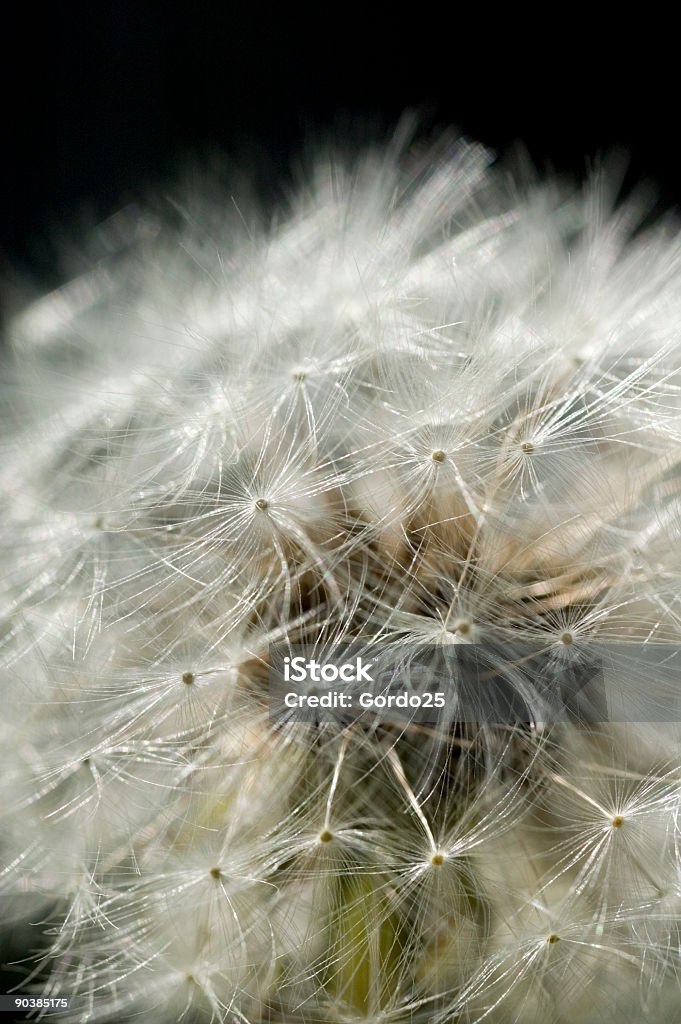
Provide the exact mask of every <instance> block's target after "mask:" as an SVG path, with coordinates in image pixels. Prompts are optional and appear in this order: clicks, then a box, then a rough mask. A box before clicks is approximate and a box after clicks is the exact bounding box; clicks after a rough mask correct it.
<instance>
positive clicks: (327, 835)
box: [319, 828, 333, 843]
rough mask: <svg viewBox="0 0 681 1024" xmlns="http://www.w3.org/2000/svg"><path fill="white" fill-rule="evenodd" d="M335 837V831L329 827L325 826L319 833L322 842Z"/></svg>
mask: <svg viewBox="0 0 681 1024" xmlns="http://www.w3.org/2000/svg"><path fill="white" fill-rule="evenodd" d="M332 839H333V832H329V830H328V828H325V829H324V831H323V832H320V833H319V842H320V843H330V842H331V840H332Z"/></svg>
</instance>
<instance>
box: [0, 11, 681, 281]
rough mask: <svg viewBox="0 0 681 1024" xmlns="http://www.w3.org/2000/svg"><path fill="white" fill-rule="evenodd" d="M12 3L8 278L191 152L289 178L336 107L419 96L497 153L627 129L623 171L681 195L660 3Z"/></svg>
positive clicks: (562, 154) (363, 112)
mask: <svg viewBox="0 0 681 1024" xmlns="http://www.w3.org/2000/svg"><path fill="white" fill-rule="evenodd" d="M17 14H18V16H19V21H18V22H17V23H16V24H15V26H14V27H13V28H12V29H9V30H8V29H7V27H5V30H4V33H3V34H4V39H5V42H4V44H3V45H4V58H3V61H2V69H3V75H4V76H5V77H6V79H7V81H6V84H5V87H4V91H3V95H4V99H3V111H4V123H5V132H4V133H3V135H4V140H5V145H4V147H3V149H4V155H3V157H2V160H1V161H0V165H1V166H2V211H1V220H0V232H1V233H0V278H1V279H3V280H4V281H5V283H7V282H8V281H13V280H22V279H25V278H26V275H29V276H30V277H32V278H33V279H34V282H35V284H36V285H37V287H39V288H40V287H50V286H53V285H54V284H56V283H58V282H59V280H60V278H61V276H63V268H60V267H59V266H58V261H57V255H56V248H57V246H56V245H55V242H56V240H57V239H60V238H62V237H63V236H64V234H67V235H69V234H70V237H71V238H72V239H78V237H79V230H80V228H81V226H84V225H88V224H90V225H91V224H93V223H96V222H97V221H98V220H101V219H103V218H104V217H106V216H108V215H109V214H111V213H113V212H114V211H115V210H117V209H118V208H120V207H121V206H123V205H124V204H125V203H127V202H129V201H130V200H132V199H135V198H140V197H142V198H143V197H144V195H145V194H146V191H147V190H148V189H149V188H150V187H152V186H153V185H154V183H159V182H164V181H166V180H169V179H170V178H172V176H173V174H174V173H175V172H176V169H177V167H178V166H179V165H180V164H181V163H182V161H184V160H186V158H187V156H190V155H192V154H197V155H199V156H201V154H205V153H206V152H209V151H211V150H212V149H214V148H216V147H217V148H220V149H221V150H222V151H224V152H226V153H227V154H228V155H229V156H230V157H232V158H235V159H236V160H237V161H239V160H241V161H242V162H247V161H246V160H245V154H250V155H251V158H252V157H253V156H255V161H254V163H253V164H252V166H254V167H255V168H256V169H257V168H259V173H260V175H261V177H262V176H263V175H266V176H268V178H269V179H271V181H272V182H273V183H274V182H275V181H276V180H277V178H280V177H282V175H283V174H284V170H285V168H286V167H287V166H288V164H289V163H290V160H291V158H292V157H295V155H296V153H298V152H299V151H300V148H301V145H302V143H303V142H304V140H306V139H311V138H314V137H315V136H318V135H319V134H320V133H323V132H324V131H325V130H328V129H330V128H331V127H332V126H333V125H334V123H336V124H337V123H338V121H339V120H340V122H341V123H345V124H347V123H348V122H351V123H354V124H355V126H357V125H359V124H363V125H364V128H365V132H366V133H368V134H371V133H373V134H374V135H380V133H381V132H384V133H385V132H387V131H388V130H389V129H390V127H391V126H392V125H394V124H395V122H396V120H397V118H398V117H399V115H400V113H401V112H402V111H403V110H404V109H405V108H407V107H412V108H416V109H418V110H419V111H421V113H422V117H423V123H424V126H426V127H430V128H434V127H437V126H438V125H442V126H444V125H448V124H456V125H458V126H459V127H460V128H461V129H462V130H463V132H465V133H466V134H467V135H469V136H472V137H474V138H477V139H479V140H481V141H482V142H484V143H486V144H487V145H489V146H491V147H493V148H494V149H495V150H496V151H497V152H499V153H500V154H502V155H503V154H504V153H505V151H506V150H507V149H508V147H509V146H510V145H511V144H512V143H514V141H515V140H518V139H520V140H522V141H523V142H524V144H525V146H526V147H527V149H528V151H529V153H530V155H531V157H532V158H533V159H534V160H535V161H536V162H537V163H538V164H539V165H540V166H545V165H546V163H547V162H548V163H550V164H551V165H552V166H553V167H555V168H556V169H558V170H560V171H566V172H569V173H574V174H577V175H583V172H584V170H585V167H586V166H587V158H594V157H595V156H597V154H598V153H599V152H604V151H605V152H607V151H608V150H610V149H612V147H613V146H619V147H623V148H624V150H625V151H627V152H628V154H629V172H628V177H627V180H626V186H627V187H629V186H630V185H631V184H632V183H634V182H636V181H639V180H641V179H650V180H653V181H654V182H656V184H657V186H658V195H659V200H660V208H664V207H667V206H670V205H673V204H676V203H679V202H681V155H680V149H679V143H678V139H677V135H678V131H679V125H678V122H679V112H678V107H679V87H678V84H677V78H678V74H679V64H680V63H681V62H680V61H679V57H678V53H677V51H678V44H677V39H676V33H675V32H674V29H673V26H672V25H671V23H670V24H665V23H664V22H662V21H660V20H659V18H658V16H657V15H656V14H655V12H654V11H653V9H652V8H651V9H650V10H648V9H647V8H645V7H643V8H640V9H639V10H638V13H637V16H636V22H635V23H633V24H632V25H628V24H626V23H625V18H626V13H625V9H624V8H622V9H621V11H620V13H619V14H618V15H617V19H616V21H615V23H613V24H605V25H601V26H600V27H599V26H598V25H597V24H596V22H595V20H594V19H595V15H594V13H593V10H591V11H589V10H586V11H584V12H580V11H579V10H578V9H576V8H574V7H572V8H562V7H560V6H556V5H553V6H550V5H549V6H547V5H543V7H542V8H541V9H540V10H539V11H538V12H537V13H536V14H535V15H530V14H523V13H522V12H521V13H519V10H518V5H515V4H514V5H512V8H511V11H510V13H508V14H506V15H500V14H499V13H497V12H496V11H495V10H494V9H493V8H487V7H485V6H484V5H479V9H478V10H477V11H474V13H473V15H472V16H471V14H470V10H469V13H468V14H467V15H466V16H465V17H464V16H463V15H462V10H461V5H459V4H456V3H452V2H451V0H450V3H449V5H447V6H445V7H441V6H436V5H435V4H433V3H430V4H428V3H420V4H417V3H414V4H412V6H411V8H404V9H403V8H401V7H398V6H389V5H384V4H377V3H373V4H372V3H365V4H364V5H355V6H353V5H347V4H345V5H343V6H340V7H335V6H333V5H329V6H328V7H327V6H324V5H323V4H322V3H317V4H316V5H315V6H314V7H311V8H307V6H306V5H300V4H292V3H290V2H287V0H279V2H278V3H272V4H266V3H265V4H263V3H258V2H253V3H247V4H241V3H231V2H229V0H228V2H226V3H225V2H223V3H214V4H206V3H202V2H194V3H192V2H190V0H185V2H184V3H183V4H174V3H172V2H168V3H165V4H162V3H160V2H150V3H145V2H144V0H134V2H133V0H120V2H118V3H115V4H114V3H109V2H101V0H90V3H89V4H85V3H74V4H69V3H64V4H62V5H53V7H52V8H51V9H48V10H47V11H42V10H39V9H38V8H33V7H31V6H30V5H27V6H24V7H23V8H21V9H18V10H15V11H14V15H15V17H16V15H17ZM521 18H522V19H523V20H520V19H521ZM341 130H342V129H341ZM265 169H266V170H265ZM5 291H6V288H5Z"/></svg>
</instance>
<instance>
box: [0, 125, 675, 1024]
mask: <svg viewBox="0 0 681 1024" xmlns="http://www.w3.org/2000/svg"><path fill="white" fill-rule="evenodd" d="M524 173H525V177H522V176H521V177H517V178H516V179H515V180H511V178H510V177H509V175H508V174H507V173H506V171H505V170H503V169H498V168H497V167H496V166H495V163H494V160H493V158H492V157H491V155H490V154H489V153H487V152H486V151H485V150H484V149H483V148H482V147H480V146H478V145H476V144H474V143H470V142H466V141H465V140H462V139H457V138H455V137H454V136H449V135H447V136H445V137H443V138H442V139H441V140H440V141H439V142H436V143H433V144H429V145H428V146H424V145H421V146H417V145H415V144H413V145H408V144H406V143H403V144H401V145H398V144H397V143H395V144H393V145H390V146H387V147H385V148H384V149H383V150H381V149H380V148H377V149H375V150H370V151H367V152H365V153H364V154H363V155H360V156H358V157H356V158H353V159H348V160H347V161H345V160H343V159H341V158H334V159H333V160H328V159H325V158H323V157H321V158H320V159H319V161H318V163H317V167H316V171H315V172H314V173H313V174H311V175H310V176H309V177H308V179H307V180H306V182H305V183H301V184H300V186H299V188H298V191H297V193H296V194H295V195H294V196H293V198H291V199H290V202H289V206H288V208H287V209H286V210H285V211H282V210H281V209H280V210H278V211H277V215H276V217H270V216H269V215H268V213H267V211H262V210H260V211H256V210H254V209H251V208H242V206H240V205H239V200H238V196H232V194H231V192H230V190H229V188H228V187H225V191H224V199H223V201H222V202H220V201H218V200H216V199H215V193H216V189H215V188H214V187H211V188H207V189H206V196H210V198H205V199H204V200H202V198H201V190H200V189H195V190H191V189H190V190H187V195H186V196H185V195H183V196H180V197H179V198H178V201H177V203H174V205H173V207H172V210H168V211H164V210H163V208H162V206H161V204H159V207H158V208H155V209H153V210H152V209H151V208H150V209H149V211H148V212H144V213H142V212H140V211H138V212H137V213H136V214H135V217H136V220H134V223H133V224H132V227H131V226H130V223H129V218H128V222H126V223H127V224H128V230H129V238H128V243H127V244H126V245H125V246H123V247H122V248H121V251H119V252H116V253H112V254H111V257H110V258H108V259H107V260H104V261H101V262H100V263H97V264H95V265H94V266H92V267H90V268H89V269H87V270H84V271H83V273H82V274H81V276H80V277H77V278H76V279H74V280H71V281H69V282H67V283H66V284H65V285H64V286H63V287H62V288H60V289H58V290H57V291H56V292H53V293H51V294H49V295H46V296H44V297H41V298H38V299H37V300H35V301H34V302H33V303H31V304H30V305H28V306H27V307H26V308H25V309H24V310H23V311H22V312H21V313H19V314H18V315H17V316H16V317H15V318H14V320H13V321H12V322H11V323H10V326H9V329H8V337H7V351H6V353H5V355H4V357H3V359H4V361H3V375H2V391H1V394H2V398H1V403H2V405H1V411H0V415H1V418H2V435H1V436H2V439H1V442H0V444H1V451H2V466H1V469H0V477H1V481H2V486H1V488H0V502H1V504H2V524H3V529H2V538H1V540H0V544H1V546H2V550H1V555H0V557H1V558H2V568H3V573H2V584H1V590H0V601H1V604H0V657H1V659H2V680H3V682H2V697H3V700H2V706H3V713H2V719H1V721H0V765H1V776H0V778H1V782H0V786H1V796H2V799H1V800H0V815H1V822H2V823H1V825H0V830H1V831H0V907H1V908H2V912H1V915H0V916H1V918H2V928H3V929H4V931H5V934H6V935H10V936H11V935H21V936H22V937H23V938H22V942H23V947H22V948H21V949H20V950H18V952H17V951H16V949H15V952H16V955H13V958H12V963H11V964H9V965H8V967H7V969H8V970H11V971H13V972H14V974H13V976H14V977H15V978H16V989H17V991H18V992H20V993H21V994H22V995H27V996H33V997H36V996H40V997H49V998H51V999H59V998H62V997H63V998H65V999H66V1001H67V1003H68V1005H67V1006H66V1007H64V1006H61V1007H58V1008H56V1009H55V1011H54V1012H55V1015H56V1016H57V1017H58V1019H64V1020H70V1021H73V1022H84V1021H106V1022H123V1021H129V1020H140V1021H145V1022H146V1021H150V1022H170V1024H173V1022H176V1021H182V1022H186V1024H200V1022H222V1024H354V1022H357V1024H359V1022H363V1024H379V1022H381V1024H478V1022H482V1021H485V1022H489V1024H508V1022H518V1024H525V1022H529V1024H540V1022H549V1024H567V1022H586V1024H590V1022H592V1024H596V1022H598V1024H608V1022H615V1021H617V1022H627V1024H642V1022H643V1024H645V1022H649V1024H673V1022H674V1021H677V1020H678V1019H679V1006H680V1005H681V989H680V985H679V982H680V980H681V979H680V972H679V965H680V964H681V916H680V915H681V854H680V851H681V757H680V746H679V740H680V738H681V726H679V724H678V722H679V721H681V717H680V716H681V674H680V673H679V670H678V663H679V662H681V654H679V649H680V644H681V236H680V235H679V233H678V231H677V229H676V227H675V225H674V223H673V221H671V220H668V221H663V222H658V223H656V224H654V225H653V226H652V227H650V226H646V227H643V226H642V225H643V222H644V217H645V214H646V212H647V211H646V209H645V207H644V204H643V200H639V198H638V197H637V195H636V194H634V195H633V196H632V197H630V198H629V199H627V200H625V201H618V200H617V187H616V182H615V181H614V179H612V178H611V177H610V176H609V174H608V172H607V171H604V172H602V173H596V174H594V175H593V176H592V178H591V179H590V180H589V181H587V182H586V183H585V184H584V185H583V186H581V187H574V186H570V185H568V184H563V183H560V182H558V181H554V180H551V179H548V180H545V179H541V178H540V177H537V178H536V179H535V178H532V177H531V176H530V174H529V172H524ZM345 643H348V644H350V643H351V644H353V645H357V644H359V645H361V649H362V651H363V657H364V658H365V661H367V660H368V661H371V658H372V652H375V653H376V657H381V658H384V659H385V657H386V652H387V654H388V655H389V656H390V657H392V658H394V659H395V660H396V661H399V662H400V664H404V663H405V662H406V661H408V660H409V658H410V652H411V651H412V650H413V649H415V648H417V647H419V648H423V647H424V646H425V647H427V648H428V649H430V650H435V651H438V650H442V649H446V652H447V658H448V659H449V661H448V664H454V665H456V664H462V665H463V664H464V663H466V664H468V662H467V661H466V659H470V658H472V657H473V655H472V654H471V652H472V651H473V652H478V651H479V652H484V658H485V659H486V660H485V665H486V666H488V667H489V666H490V665H491V667H492V673H491V674H492V675H495V674H503V675H504V679H505V685H506V687H507V689H506V691H504V692H506V693H507V694H508V693H510V695H511V697H513V699H514V700H516V699H517V702H520V703H519V704H517V703H516V704H514V705H513V706H514V707H516V706H518V707H522V709H524V711H523V713H521V714H518V715H515V717H512V716H507V717H505V718H504V720H495V719H494V716H493V715H492V716H491V717H490V715H489V714H482V713H481V714H480V716H479V719H476V716H475V714H472V715H471V714H470V713H469V714H467V715H462V714H461V713H460V712H461V708H462V706H463V704H462V701H463V696H464V695H463V689H462V688H463V687H464V683H463V682H462V679H463V676H462V675H457V671H452V674H451V675H450V676H449V677H448V678H447V679H445V680H444V682H443V681H442V680H440V682H439V683H438V687H437V689H438V691H441V692H442V693H443V698H442V700H443V702H444V707H443V709H442V710H441V711H437V712H433V713H432V715H431V717H430V718H429V719H428V721H425V720H423V719H421V718H418V716H416V715H415V716H413V720H411V719H410V717H409V714H407V713H404V712H403V713H402V714H400V715H398V714H395V715H391V714H390V713H389V709H387V710H386V709H383V710H381V711H379V710H377V709H376V708H374V709H372V708H369V709H368V710H366V711H364V712H363V713H362V714H357V715H352V716H348V717H346V718H343V717H342V716H337V717H335V718H334V717H333V716H331V715H329V716H326V717H325V716H323V715H322V714H320V715H319V716H318V717H317V718H314V717H312V718H310V717H308V718H307V719H305V718H304V717H303V716H301V715H298V714H297V713H296V709H295V708H291V709H290V710H288V709H287V708H283V710H282V709H279V710H277V711H276V713H274V712H273V707H272V704H271V701H270V699H269V676H268V672H269V669H270V660H271V653H270V652H271V648H272V647H273V646H274V645H276V646H277V647H278V648H280V649H281V648H282V645H283V648H284V649H288V648H290V649H291V650H293V649H294V648H295V650H296V651H297V652H299V651H301V650H303V651H306V652H307V657H309V658H310V659H313V658H314V657H315V655H316V653H317V652H319V650H320V649H321V647H322V645H325V644H327V645H328V644H331V645H335V646H336V647H338V646H339V645H343V644H345ZM519 644H522V645H525V647H523V650H525V648H527V650H529V651H531V652H533V653H531V654H528V655H527V658H525V656H523V658H521V657H520V656H519V657H518V658H516V660H515V661H514V662H513V664H511V665H508V664H507V663H506V662H507V661H508V658H507V656H506V654H505V653H504V652H507V651H509V650H510V649H511V648H512V649H513V650H514V651H515V650H517V649H519V648H518V646H517V645H519ZM595 658H598V659H600V660H599V665H600V666H601V671H600V675H599V680H600V682H599V687H600V689H599V690H598V694H599V696H598V701H596V702H595V704H596V707H595V710H594V706H593V705H589V708H590V709H591V713H587V710H588V709H587V710H585V708H586V705H585V704H584V705H580V704H579V702H577V703H576V704H574V705H571V706H570V707H569V708H568V709H567V711H566V713H565V714H564V715H554V716H552V715H551V714H548V713H546V704H545V703H544V704H542V700H543V699H544V698H543V696H542V693H543V691H541V692H540V690H539V688H538V686H539V684H538V679H539V676H540V675H541V678H542V680H544V679H545V678H546V672H547V671H548V669H547V668H546V666H549V667H550V668H551V672H553V675H552V676H551V678H558V677H559V676H560V678H561V679H562V680H563V681H564V680H565V679H573V678H576V677H577V676H576V674H579V671H580V670H581V669H584V666H589V665H593V664H594V659H595ZM527 659H529V661H528V660H527ZM533 659H535V660H533ZM540 664H541V665H542V666H544V667H543V668H541V669H540V667H539V665H540ZM421 667H423V666H421ZM353 685H354V684H353ZM485 685H486V683H485V676H484V674H481V675H480V676H479V677H477V678H476V679H475V680H474V681H473V682H471V681H470V679H468V681H467V682H466V683H465V686H466V687H467V691H466V699H467V700H469V698H470V697H471V692H470V691H471V688H472V690H473V691H475V692H473V697H474V698H475V697H476V695H477V690H476V689H475V688H476V687H483V686H485ZM296 687H297V684H294V683H291V685H290V689H292V690H296ZM298 689H300V688H298ZM296 692H298V690H296ZM582 695H583V694H582ZM599 702H600V703H599ZM468 706H469V707H470V700H469V704H468ZM438 707H439V705H438ZM554 707H555V706H554ZM580 709H581V711H583V712H584V714H581V713H580Z"/></svg>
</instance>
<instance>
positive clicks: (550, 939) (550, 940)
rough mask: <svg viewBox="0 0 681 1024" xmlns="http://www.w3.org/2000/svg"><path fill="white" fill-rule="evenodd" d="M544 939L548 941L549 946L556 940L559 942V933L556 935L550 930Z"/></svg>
mask: <svg viewBox="0 0 681 1024" xmlns="http://www.w3.org/2000/svg"><path fill="white" fill-rule="evenodd" d="M546 941H547V942H548V944H549V946H553V945H555V944H556V942H560V935H556V934H555V933H554V932H552V933H551V934H550V935H547V936H546Z"/></svg>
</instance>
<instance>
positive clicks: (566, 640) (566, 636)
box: [560, 633, 572, 644]
mask: <svg viewBox="0 0 681 1024" xmlns="http://www.w3.org/2000/svg"><path fill="white" fill-rule="evenodd" d="M560 642H561V643H562V644H571V643H572V633H562V634H561V637H560Z"/></svg>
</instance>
